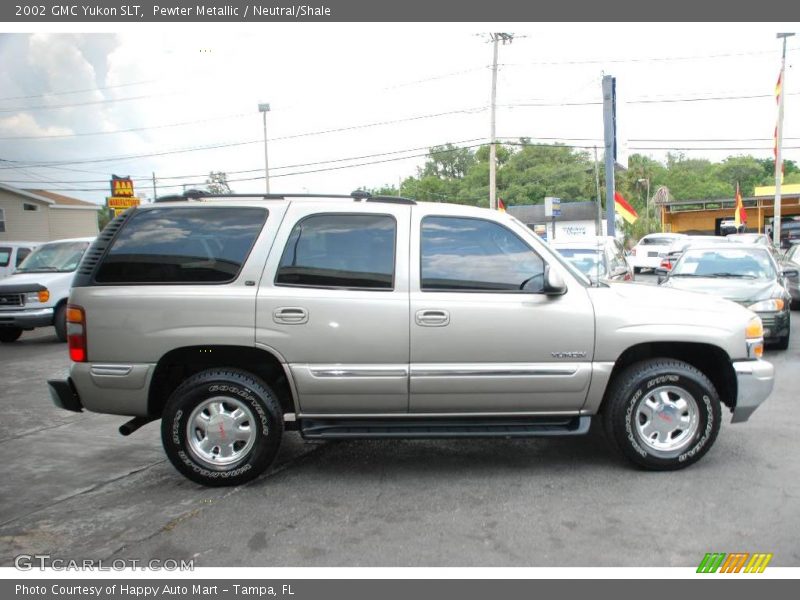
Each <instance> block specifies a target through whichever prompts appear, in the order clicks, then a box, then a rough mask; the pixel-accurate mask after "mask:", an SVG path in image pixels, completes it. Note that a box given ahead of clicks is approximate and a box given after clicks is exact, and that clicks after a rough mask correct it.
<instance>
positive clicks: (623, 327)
mask: <svg viewBox="0 0 800 600" xmlns="http://www.w3.org/2000/svg"><path fill="white" fill-rule="evenodd" d="M190 196H191V197H187V198H183V199H182V201H169V202H158V203H154V204H151V205H148V206H141V207H139V208H136V209H132V210H130V211H128V212H126V213H125V214H124V215H121V216H120V217H118V218H117V219H115V220H114V221H112V223H111V224H110V225H109V226H108V227H107V228H106V229H105V230H104V231H103V232H102V234H101V235H100V236H99V238H98V239H97V241H96V242H95V243H94V244H93V246H92V247H91V248H90V249H89V251H88V252H87V253H86V255H85V257H84V259H83V262H82V263H81V266H80V268H79V270H78V273H77V276H76V278H75V281H74V284H73V286H74V287H73V291H72V294H71V296H70V304H69V307H68V311H67V320H68V342H69V352H70V356H71V358H72V361H73V363H72V366H71V369H70V372H69V377H68V378H67V379H64V380H52V381H50V382H49V384H50V388H51V392H52V395H53V398H54V400H55V402H56V404H58V405H59V406H61V407H63V408H66V409H68V410H76V411H80V410H82V409H83V408H86V409H88V410H90V411H96V412H103V413H112V414H119V415H129V416H132V417H135V418H134V419H133V420H131V421H130V422H128V423H127V424H125V425H123V427H122V428H121V431H122V432H123V433H126V434H127V433H130V432H131V431H133V430H135V429H136V428H138V427H139V426H141V425H142V424H144V423H146V422H148V421H150V420H154V419H159V418H160V419H161V421H162V425H161V433H162V439H163V444H164V448H165V450H166V453H167V456H168V457H169V459H170V460H171V461H172V463H173V464H174V465H175V467H176V468H177V469H178V470H179V471H180V472H181V473H183V474H184V475H185V476H186V477H188V478H190V479H192V480H194V481H197V482H200V483H203V484H207V485H230V484H238V483H242V482H245V481H248V480H250V479H252V478H254V477H256V476H257V475H258V474H259V473H262V472H263V471H264V470H265V469H266V468H267V467H268V466H269V464H270V462H271V461H272V460H273V458H274V456H275V454H276V452H277V450H278V446H279V444H280V442H281V436H282V435H283V432H284V431H285V430H289V429H293V430H298V431H299V432H300V434H301V435H302V436H304V437H305V438H308V439H346V438H349V439H353V438H435V437H441V438H448V437H449V438H460V437H526V436H539V435H551V436H552V435H580V434H583V433H586V432H587V431H588V429H589V424H590V421H591V420H592V419H593V418H595V419H598V420H600V421H601V422H602V423H603V426H604V428H605V430H606V433H607V437H608V439H609V440H610V443H611V445H612V446H614V447H615V448H616V449H617V450H619V451H620V452H621V453H622V454H623V455H624V456H625V457H627V458H628V459H629V460H630V461H632V462H633V463H635V464H637V465H640V466H642V467H645V468H648V469H656V470H666V469H677V468H681V467H684V466H687V465H690V464H692V463H693V462H695V461H697V460H698V459H699V458H700V457H701V456H703V455H704V454H705V453H706V452H707V451H708V450H709V448H710V447H711V445H712V444H713V443H714V439H715V438H716V436H717V433H718V431H719V428H720V420H721V405H722V404H724V405H725V406H726V407H728V408H729V409H730V410H731V411H732V413H733V419H732V420H733V421H734V422H738V421H746V420H747V419H748V418H749V417H750V415H751V414H752V413H753V411H754V410H755V409H756V408H757V407H758V406H759V404H760V403H761V402H763V401H764V399H765V398H766V397H767V396H768V395H769V393H770V392H771V390H772V384H773V368H772V365H771V364H770V363H768V362H765V361H763V360H761V359H760V356H761V353H762V348H763V339H762V327H761V322H760V321H759V319H758V317H756V316H755V315H754V314H753V313H752V312H750V311H748V310H746V309H744V308H741V307H739V306H737V305H736V304H733V303H730V302H727V301H724V300H717V299H713V298H710V297H708V296H702V295H695V294H690V293H685V292H677V291H672V290H665V289H658V288H656V287H651V286H641V285H632V284H612V285H606V284H599V285H592V284H591V283H590V282H589V281H588V280H587V279H586V278H585V277H584V276H583V275H582V274H581V273H580V272H578V271H577V270H575V269H574V268H573V267H571V266H570V265H569V264H568V263H567V262H565V261H564V260H562V259H561V258H560V257H559V256H558V255H557V254H555V253H554V252H553V251H552V250H551V249H550V248H548V247H547V246H546V245H545V244H544V243H543V242H542V241H541V240H540V239H539V238H538V237H537V236H536V235H534V234H533V233H532V232H531V231H530V230H529V229H528V228H527V227H526V226H525V225H523V224H522V223H520V222H519V221H517V220H516V219H514V218H513V217H511V216H509V215H506V214H503V213H500V212H496V211H489V210H485V209H479V208H473V207H466V206H457V205H448V204H432V203H416V202H414V201H412V200H406V199H403V198H388V197H370V196H369V195H368V194H365V193H360V192H356V193H354V194H353V195H352V196H338V197H292V196H277V195H272V196H252V197H249V198H243V197H233V196H228V197H224V198H210V197H205V198H203V197H199V196H198V195H190Z"/></svg>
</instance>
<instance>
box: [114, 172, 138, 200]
mask: <svg viewBox="0 0 800 600" xmlns="http://www.w3.org/2000/svg"><path fill="white" fill-rule="evenodd" d="M111 195H112V196H124V197H126V198H132V197H133V181H132V180H131V178H130V177H117V176H116V175H112V176H111Z"/></svg>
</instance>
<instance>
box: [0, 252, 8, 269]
mask: <svg viewBox="0 0 800 600" xmlns="http://www.w3.org/2000/svg"><path fill="white" fill-rule="evenodd" d="M10 260H11V248H0V267H7V266H8V263H9V261H10Z"/></svg>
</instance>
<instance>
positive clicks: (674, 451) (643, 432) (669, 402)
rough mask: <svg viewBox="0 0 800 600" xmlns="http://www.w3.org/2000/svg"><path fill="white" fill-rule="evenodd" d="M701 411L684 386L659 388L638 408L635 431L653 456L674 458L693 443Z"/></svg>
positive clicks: (645, 397) (636, 410)
mask: <svg viewBox="0 0 800 600" xmlns="http://www.w3.org/2000/svg"><path fill="white" fill-rule="evenodd" d="M699 412H700V411H699V409H698V407H697V401H696V400H695V399H694V397H693V396H692V395H691V394H690V393H689V392H687V391H686V390H685V389H683V388H679V387H675V386H662V387H657V388H655V389H654V390H652V391H651V392H650V393H648V394H647V395H645V396H644V398H642V399H641V400H640V401H639V403H638V404H637V406H636V408H635V411H634V423H635V425H636V433H637V434H638V437H639V439H640V440H641V442H642V443H643V444H644V445H645V446H647V448H648V450H649V451H650V452H651V453H652V454H653V455H654V456H657V457H662V458H673V457H675V456H677V455H678V454H680V453H681V452H682V451H684V450H685V449H686V448H687V447H688V446H689V445H690V444H691V443H692V440H693V439H694V435H695V433H697V428H698V426H699V422H700V418H699Z"/></svg>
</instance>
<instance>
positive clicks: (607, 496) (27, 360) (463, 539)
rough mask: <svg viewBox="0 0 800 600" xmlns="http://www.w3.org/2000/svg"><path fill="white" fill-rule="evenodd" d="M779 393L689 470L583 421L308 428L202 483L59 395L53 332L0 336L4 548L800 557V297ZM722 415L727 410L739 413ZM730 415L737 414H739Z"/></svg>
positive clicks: (370, 562) (432, 559) (132, 553)
mask: <svg viewBox="0 0 800 600" xmlns="http://www.w3.org/2000/svg"><path fill="white" fill-rule="evenodd" d="M794 321H795V326H794V328H793V333H792V343H791V347H790V349H789V351H787V352H768V353H767V354H768V358H769V360H772V361H773V362H774V363H775V365H776V367H777V382H776V389H775V392H774V394H773V396H772V397H771V398H770V400H769V401H768V403H767V404H765V405H764V406H763V407H761V408H760V409H759V410H758V411H757V412H756V414H755V415H754V417H753V418H752V420H751V421H750V422H748V423H745V424H743V425H735V426H733V425H730V424H729V423H727V422H726V423H725V424H724V425H723V428H722V431H721V433H720V437H719V439H718V441H717V443H716V445H715V447H714V448H713V449H712V451H711V452H710V453H709V454H708V455H707V456H706V457H705V458H704V459H703V460H702V461H700V463H698V464H696V465H694V466H693V467H691V468H689V469H687V470H684V471H680V472H673V473H648V472H642V471H639V470H636V469H632V468H630V467H628V466H627V465H626V464H624V463H622V462H620V461H619V460H618V459H616V458H614V457H613V456H612V455H611V454H610V453H609V451H608V450H607V449H606V447H605V444H604V441H603V439H602V436H601V435H600V434H599V431H598V430H597V428H593V429H592V431H591V432H590V434H589V435H587V436H585V437H582V438H569V439H533V440H503V441H491V440H487V441H483V440H477V441H466V440H459V441H353V442H336V443H325V444H310V443H304V442H303V441H302V440H301V439H300V438H299V437H298V436H297V435H296V434H290V435H288V436H287V438H288V439H287V440H286V443H285V444H284V447H283V450H282V453H281V455H280V457H279V460H278V461H277V464H276V466H275V467H274V468H273V469H272V471H271V472H270V474H269V475H267V476H264V477H261V478H260V479H258V480H257V481H255V482H252V483H251V484H249V485H246V486H243V487H240V488H235V489H216V490H215V489H208V488H203V487H199V486H197V485H195V484H193V483H191V482H189V481H187V480H185V479H184V478H183V477H181V476H180V475H178V474H177V472H176V471H175V470H174V469H173V468H172V466H171V465H170V464H169V463H168V462H166V460H165V458H164V456H163V454H162V451H161V446H160V441H159V435H158V424H157V423H151V424H150V425H147V426H146V427H144V428H143V429H141V430H140V431H139V432H137V433H136V434H134V435H133V436H131V437H129V438H123V437H121V436H120V435H119V434H118V433H117V432H116V427H117V426H118V425H119V424H120V423H121V422H122V421H123V419H122V418H119V417H112V416H105V415H96V414H87V413H82V414H74V415H73V414H71V413H67V412H64V411H61V410H58V409H56V408H54V407H53V406H52V405H51V402H50V399H49V396H48V393H47V390H46V387H45V384H44V380H45V379H46V378H47V377H48V376H52V375H55V374H57V373H58V372H59V371H60V370H61V369H63V368H65V367H66V366H67V364H68V360H67V357H66V350H65V347H64V345H63V344H58V343H57V342H56V341H55V337H54V335H53V333H52V330H46V329H45V330H39V331H36V332H33V333H28V334H25V335H24V336H23V338H22V339H21V340H20V342H18V343H16V344H13V345H2V346H0V373H1V374H2V385H0V409H1V411H2V412H0V451H2V456H3V462H2V465H3V466H2V470H1V471H0V481H1V482H2V484H1V485H0V565H3V566H6V565H10V564H11V562H12V560H13V556H15V555H17V554H20V553H34V552H36V553H47V554H50V555H51V556H53V557H58V558H65V559H71V558H72V559H85V558H92V559H111V558H137V559H140V560H144V559H149V558H162V559H167V558H172V559H189V558H195V564H196V565H197V566H471V565H475V566H559V565H560V566H611V565H614V566H694V565H696V564H697V563H698V562H699V560H700V559H701V558H702V556H703V555H704V553H706V552H709V551H719V552H733V551H750V552H754V551H760V552H773V553H774V555H775V557H774V559H773V562H772V564H773V565H783V566H800V543H798V540H800V512H798V500H800V461H798V459H797V457H798V456H800V435H798V434H799V433H800V430H799V429H798V421H797V418H798V417H797V390H798V388H800V370H798V369H797V368H796V366H797V364H798V362H797V359H798V356H799V355H800V326H798V324H800V314H799V313H795V319H794ZM726 415H727V411H726ZM728 420H729V419H728Z"/></svg>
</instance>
